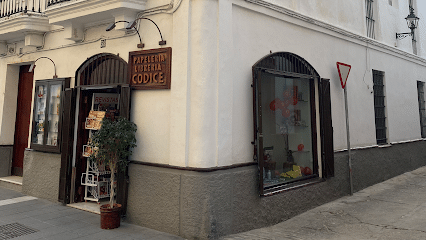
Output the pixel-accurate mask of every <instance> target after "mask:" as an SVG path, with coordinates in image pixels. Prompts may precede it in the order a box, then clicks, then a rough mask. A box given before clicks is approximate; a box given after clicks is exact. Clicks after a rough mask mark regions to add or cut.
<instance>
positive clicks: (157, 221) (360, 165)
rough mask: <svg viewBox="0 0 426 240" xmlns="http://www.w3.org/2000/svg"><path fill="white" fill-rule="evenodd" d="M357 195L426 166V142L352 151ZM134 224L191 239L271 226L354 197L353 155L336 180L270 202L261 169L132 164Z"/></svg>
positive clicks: (338, 168) (340, 163)
mask: <svg viewBox="0 0 426 240" xmlns="http://www.w3.org/2000/svg"><path fill="white" fill-rule="evenodd" d="M352 154H353V155H352V165H353V167H352V168H353V178H354V190H355V191H359V190H361V189H363V188H365V187H368V186H370V185H373V184H376V183H379V182H381V181H384V180H386V179H389V178H391V177H394V176H397V175H399V174H402V173H404V172H407V171H411V170H414V169H416V168H418V167H421V166H424V165H426V158H425V156H426V143H425V142H423V141H419V142H413V143H405V144H398V145H393V146H391V147H387V148H372V149H365V150H356V151H352ZM129 175H130V184H129V196H128V209H127V213H128V218H127V219H128V221H130V222H131V223H134V224H139V225H141V226H145V227H148V228H152V229H156V230H160V231H163V232H168V233H171V234H176V235H180V236H182V237H184V238H188V239H215V238H217V237H219V236H223V235H228V234H232V233H237V232H243V231H248V230H251V229H255V228H260V227H265V226H270V225H273V224H276V223H279V222H282V221H284V220H286V219H289V218H291V217H294V216H296V215H298V214H300V213H303V212H305V211H307V210H309V209H312V208H314V207H317V206H319V205H322V204H324V203H327V202H330V201H333V200H335V199H337V198H339V197H342V196H345V195H348V194H349V192H350V189H349V188H350V186H349V172H348V164H347V153H346V152H342V153H336V154H335V177H333V178H330V179H327V180H326V181H324V182H320V183H317V184H313V185H309V186H305V187H302V188H299V189H295V190H290V191H287V192H283V193H280V194H276V195H273V196H269V197H259V196H258V183H257V166H252V167H243V168H238V169H229V170H220V171H215V172H210V173H199V172H193V171H184V170H175V169H166V168H158V167H152V166H145V165H138V164H132V165H130V167H129Z"/></svg>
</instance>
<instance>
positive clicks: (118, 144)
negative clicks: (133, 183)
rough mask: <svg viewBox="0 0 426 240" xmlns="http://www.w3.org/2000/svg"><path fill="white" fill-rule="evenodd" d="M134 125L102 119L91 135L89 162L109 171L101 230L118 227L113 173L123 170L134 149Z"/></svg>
mask: <svg viewBox="0 0 426 240" xmlns="http://www.w3.org/2000/svg"><path fill="white" fill-rule="evenodd" d="M136 130H137V128H136V124H134V123H133V122H130V121H129V120H127V119H126V118H122V117H119V118H118V119H116V120H115V121H113V120H111V119H109V118H104V119H103V120H102V126H101V128H100V129H99V130H97V131H96V132H95V133H94V134H93V135H92V142H91V145H92V147H93V149H94V154H92V155H91V156H90V158H89V161H95V162H96V164H98V166H100V165H103V166H105V168H109V169H110V170H111V184H110V185H111V190H110V200H109V204H105V205H102V206H101V207H100V211H101V228H102V229H112V228H117V227H119V226H120V212H121V204H115V203H114V196H115V185H116V180H115V176H114V172H117V171H120V170H124V169H125V168H126V166H127V163H128V161H127V158H128V157H129V156H130V155H131V153H132V148H134V147H136V137H135V133H136Z"/></svg>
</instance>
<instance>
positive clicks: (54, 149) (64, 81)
mask: <svg viewBox="0 0 426 240" xmlns="http://www.w3.org/2000/svg"><path fill="white" fill-rule="evenodd" d="M57 83H61V85H62V86H61V88H62V89H61V99H60V104H59V105H60V108H61V109H60V111H61V115H60V116H59V122H58V136H57V145H56V146H50V145H47V144H46V142H47V132H45V133H44V136H43V144H37V143H33V139H31V142H30V146H31V148H32V149H34V150H36V151H40V152H50V153H61V147H62V139H61V137H62V121H63V116H62V113H63V111H64V109H63V105H64V96H63V95H64V91H65V89H66V88H69V86H70V78H56V79H45V80H37V81H36V82H35V86H34V90H36V87H37V86H39V85H43V84H45V85H46V87H47V92H46V101H48V102H46V109H45V113H44V114H45V126H44V129H45V130H48V129H49V128H50V126H49V121H48V119H49V118H48V113H49V109H47V108H48V107H50V105H48V103H49V104H51V103H50V99H48V98H47V97H48V96H50V86H51V85H54V84H57ZM36 99H37V94H34V99H33V102H34V107H33V110H32V111H33V118H32V119H31V121H32V123H33V126H32V129H31V132H32V134H34V133H35V130H34V129H35V128H36V127H37V126H36V124H35V122H34V116H35V115H36V111H37V109H36V108H37V106H36V105H35V103H36ZM33 137H34V136H31V138H33Z"/></svg>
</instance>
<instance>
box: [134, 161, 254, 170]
mask: <svg viewBox="0 0 426 240" xmlns="http://www.w3.org/2000/svg"><path fill="white" fill-rule="evenodd" d="M129 163H130V164H137V165H144V166H151V167H159V168H168V169H175V170H183V171H192V172H215V171H220V170H228V169H233V168H242V167H248V166H253V165H257V162H249V163H238V164H233V165H229V166H223V167H212V168H194V167H179V166H172V165H168V164H161V163H149V162H140V161H129Z"/></svg>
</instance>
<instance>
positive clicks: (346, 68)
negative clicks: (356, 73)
mask: <svg viewBox="0 0 426 240" xmlns="http://www.w3.org/2000/svg"><path fill="white" fill-rule="evenodd" d="M336 65H337V71H339V77H340V83H341V84H342V88H343V89H344V88H345V86H346V80H348V76H349V72H350V71H351V65H348V64H344V63H341V62H337V63H336Z"/></svg>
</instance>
